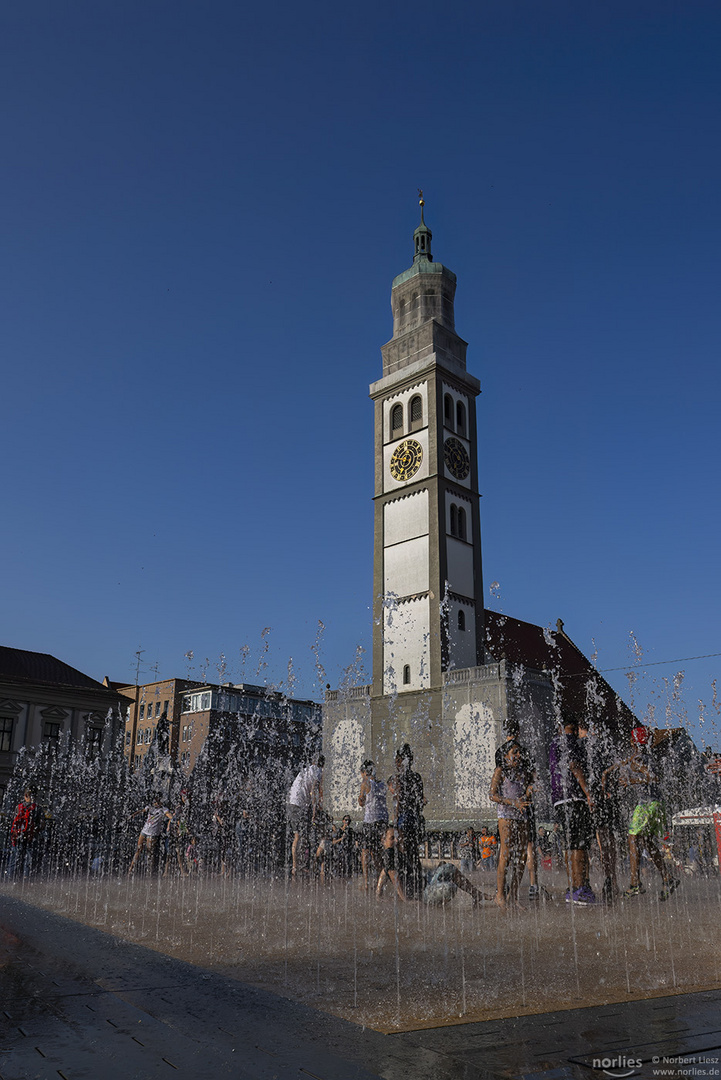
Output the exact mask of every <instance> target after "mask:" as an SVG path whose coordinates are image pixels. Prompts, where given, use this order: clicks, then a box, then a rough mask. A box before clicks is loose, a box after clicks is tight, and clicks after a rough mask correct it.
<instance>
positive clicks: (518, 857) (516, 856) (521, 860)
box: [508, 821, 528, 904]
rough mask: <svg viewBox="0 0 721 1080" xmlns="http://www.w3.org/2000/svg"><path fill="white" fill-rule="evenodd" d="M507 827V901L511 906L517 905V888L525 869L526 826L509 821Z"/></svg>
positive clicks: (523, 822) (521, 822)
mask: <svg viewBox="0 0 721 1080" xmlns="http://www.w3.org/2000/svg"><path fill="white" fill-rule="evenodd" d="M509 826H510V829H509V841H510V843H509V847H510V871H511V880H510V884H509V888H508V899H509V900H510V901H511V903H512V904H517V903H518V887H519V885H520V884H521V878H522V877H523V871H524V870H525V869H526V853H527V851H528V826H527V825H526V823H525V821H511V822H509Z"/></svg>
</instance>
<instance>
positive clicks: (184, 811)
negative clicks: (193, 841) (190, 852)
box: [163, 789, 190, 877]
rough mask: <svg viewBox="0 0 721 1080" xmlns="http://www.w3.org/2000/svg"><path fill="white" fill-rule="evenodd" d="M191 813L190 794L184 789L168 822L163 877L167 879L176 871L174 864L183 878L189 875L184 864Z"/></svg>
mask: <svg viewBox="0 0 721 1080" xmlns="http://www.w3.org/2000/svg"><path fill="white" fill-rule="evenodd" d="M189 813H190V805H189V803H188V793H187V791H186V790H185V789H183V790H182V791H181V792H180V794H179V796H178V805H177V806H176V808H175V810H174V812H173V814H172V815H171V817H170V820H169V821H168V855H167V859H166V862H165V870H164V872H163V877H166V876H167V874H169V873H170V871H171V869H172V870H174V869H175V865H174V864H176V863H177V867H178V870H179V871H180V873H181V874H182V875H183V876H185V874H187V870H186V869H185V862H184V852H185V848H186V845H187V843H188V815H189Z"/></svg>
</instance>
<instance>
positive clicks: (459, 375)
mask: <svg viewBox="0 0 721 1080" xmlns="http://www.w3.org/2000/svg"><path fill="white" fill-rule="evenodd" d="M464 344H465V342H464ZM435 372H438V373H440V374H442V375H443V377H444V378H446V377H447V378H449V379H451V380H453V381H454V382H455V383H457V384H458V386H459V387H462V389H463V391H464V392H465V393H469V394H471V395H473V397H475V396H476V395H477V394H480V392H481V384H480V382H479V380H478V379H477V378H476V377H475V375H471V374H470V373H469V372H468V371H466V369H465V368H464V367H461V366H460V365H456V364H448V363H444V361H443V360H441V359H440V358H439V357H438V356H436V354H435V353H432V354H431V355H430V356H429V357H423V358H422V359H420V360H415V361H414V362H413V363H411V364H407V365H406V366H405V367H399V368H397V369H396V370H395V371H392V372H390V373H389V374H387V375H384V376H383V378H382V379H378V380H377V381H376V382H373V383H371V384H370V387H369V393H370V397H371V398H373V399H374V400H375V399H376V398H378V397H383V396H385V395H387V394H388V393H389V392H390V391H392V390H395V389H404V388H406V387H411V386H412V385H413V384H414V383H415V382H418V381H419V379H420V378H421V377H422V376H428V375H431V374H433V373H435Z"/></svg>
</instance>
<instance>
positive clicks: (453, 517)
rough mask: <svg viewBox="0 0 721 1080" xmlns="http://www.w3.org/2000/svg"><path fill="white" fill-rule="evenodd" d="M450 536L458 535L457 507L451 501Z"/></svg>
mask: <svg viewBox="0 0 721 1080" xmlns="http://www.w3.org/2000/svg"><path fill="white" fill-rule="evenodd" d="M451 536H458V507H457V506H456V504H455V503H451Z"/></svg>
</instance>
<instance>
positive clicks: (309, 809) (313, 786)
mask: <svg viewBox="0 0 721 1080" xmlns="http://www.w3.org/2000/svg"><path fill="white" fill-rule="evenodd" d="M324 765H325V758H324V757H323V755H322V754H319V755H318V757H317V758H316V760H315V761H314V762H313V763H312V764H311V765H306V767H305V768H304V769H301V771H300V772H299V773H298V775H297V776H296V778H295V780H294V781H293V783H292V785H291V789H290V792H289V794H288V825H289V827H290V829H291V830H292V832H293V844H292V847H291V849H290V853H291V859H292V871H291V873H292V875H293V877H295V876H296V874H297V873H298V845H299V844H300V842H301V838H302V840H303V843H304V844H306V845H307V842H308V839H309V834H310V830H311V827H312V826H313V825H314V824H315V821H316V815H317V813H318V811H319V810H320V809H321V807H322V805H323V766H324Z"/></svg>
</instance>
